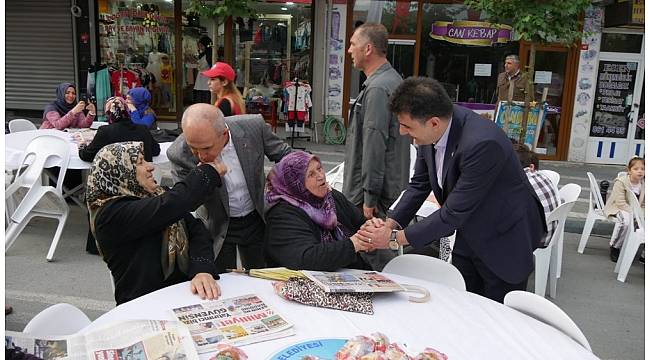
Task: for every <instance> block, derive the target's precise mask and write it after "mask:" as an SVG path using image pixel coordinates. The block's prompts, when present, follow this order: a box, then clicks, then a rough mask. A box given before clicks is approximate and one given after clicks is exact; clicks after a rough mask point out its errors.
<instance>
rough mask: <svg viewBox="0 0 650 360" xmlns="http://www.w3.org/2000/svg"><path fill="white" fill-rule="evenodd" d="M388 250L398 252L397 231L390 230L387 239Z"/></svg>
mask: <svg viewBox="0 0 650 360" xmlns="http://www.w3.org/2000/svg"><path fill="white" fill-rule="evenodd" d="M388 248H389V249H391V250H399V243H398V242H397V230H392V231H391V232H390V237H389V238H388Z"/></svg>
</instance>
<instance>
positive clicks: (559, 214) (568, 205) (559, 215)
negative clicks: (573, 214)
mask: <svg viewBox="0 0 650 360" xmlns="http://www.w3.org/2000/svg"><path fill="white" fill-rule="evenodd" d="M574 204H575V201H570V202H565V203H563V204H560V206H558V207H556V208H555V209H553V211H551V212H550V213H549V214H548V215H547V216H546V224H547V225H548V226H549V228H550V225H551V224H552V223H553V222H555V221H557V222H558V224H557V227H556V228H555V231H554V232H553V236H551V241H549V243H548V245H547V247H550V246H553V245H555V243H557V242H558V241H559V240H558V239H559V238H560V236H561V234H562V233H563V232H564V223H565V222H566V219H567V217H568V216H569V212H570V211H571V209H572V208H573V205H574Z"/></svg>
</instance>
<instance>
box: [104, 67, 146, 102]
mask: <svg viewBox="0 0 650 360" xmlns="http://www.w3.org/2000/svg"><path fill="white" fill-rule="evenodd" d="M112 69H114V70H113V71H112V72H111V86H112V87H113V95H114V96H126V93H127V92H128V91H129V89H133V88H134V87H139V86H142V82H141V81H140V77H139V75H138V74H137V73H136V72H135V71H132V70H130V69H128V68H126V67H124V66H122V67H119V68H114V67H112Z"/></svg>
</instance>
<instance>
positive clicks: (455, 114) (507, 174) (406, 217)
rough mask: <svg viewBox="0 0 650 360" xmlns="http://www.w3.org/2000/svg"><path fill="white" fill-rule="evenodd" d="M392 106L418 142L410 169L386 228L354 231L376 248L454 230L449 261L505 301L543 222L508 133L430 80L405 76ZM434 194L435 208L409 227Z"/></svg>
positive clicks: (420, 242)
mask: <svg viewBox="0 0 650 360" xmlns="http://www.w3.org/2000/svg"><path fill="white" fill-rule="evenodd" d="M391 110H392V111H393V112H395V113H396V114H397V117H398V119H399V122H400V132H401V133H402V134H408V135H410V136H411V137H413V139H414V140H415V143H416V144H418V145H419V147H418V156H417V160H416V163H415V173H414V175H413V177H412V178H411V182H410V183H409V185H408V187H407V189H406V191H405V193H404V195H403V196H402V199H401V200H400V202H399V204H398V205H397V206H396V207H395V210H394V212H392V213H391V214H390V217H389V219H387V221H386V223H385V226H378V227H374V225H372V224H368V225H366V226H365V227H364V229H363V230H361V231H360V233H359V234H360V235H361V236H365V237H366V239H367V241H368V242H369V243H372V244H373V246H375V247H377V248H398V247H399V245H406V244H410V245H412V246H414V247H415V248H421V247H423V246H425V245H427V244H429V243H431V242H432V241H433V240H434V239H438V238H441V237H445V236H449V235H451V234H452V233H453V232H454V231H456V242H455V245H454V249H453V253H452V254H453V257H452V263H453V265H454V266H456V268H458V270H460V272H461V274H462V275H463V278H464V279H465V284H466V287H467V290H468V291H471V292H473V293H477V294H480V295H483V296H485V297H487V298H490V299H492V300H495V301H498V302H503V298H504V296H505V294H507V293H508V292H510V291H512V290H526V283H527V281H528V276H529V275H530V273H531V272H532V271H533V268H534V266H533V251H534V250H535V249H536V248H537V247H538V246H539V243H540V239H542V237H543V236H544V234H545V233H546V222H545V217H544V209H543V208H542V204H541V203H540V202H539V199H538V198H537V195H536V194H535V191H534V190H533V188H532V187H531V185H530V183H529V182H528V180H527V178H526V175H525V174H524V171H523V170H522V168H521V165H520V164H519V159H518V157H517V155H516V154H515V152H514V150H513V148H512V143H511V142H510V140H508V138H507V137H506V135H505V133H504V132H503V131H502V130H501V129H499V128H498V127H497V126H496V125H495V124H494V122H492V121H487V120H485V119H484V118H482V117H480V116H479V115H478V114H476V113H474V112H472V111H471V110H468V109H465V108H463V107H459V106H454V105H453V104H452V102H451V100H450V99H449V96H448V95H447V93H446V92H445V89H444V88H443V87H442V85H440V83H438V82H437V81H435V80H433V79H430V78H425V77H416V78H409V79H406V80H405V81H404V82H403V83H402V85H400V86H399V87H398V88H397V89H396V90H395V93H394V94H393V97H392V99H391ZM431 191H433V193H434V194H435V196H436V199H438V201H439V202H440V204H441V208H440V210H438V211H436V212H435V213H433V214H431V215H430V216H429V217H427V218H425V219H424V220H422V221H420V222H417V223H415V224H413V225H410V226H408V227H407V225H408V223H409V221H410V220H411V219H412V218H413V216H414V215H415V213H416V211H417V210H418V209H419V208H420V206H421V205H422V203H423V202H424V200H425V199H426V198H427V196H429V193H430V192H431ZM373 222H378V223H380V221H378V220H374V221H373ZM377 225H380V224H377ZM402 228H404V229H403V230H402Z"/></svg>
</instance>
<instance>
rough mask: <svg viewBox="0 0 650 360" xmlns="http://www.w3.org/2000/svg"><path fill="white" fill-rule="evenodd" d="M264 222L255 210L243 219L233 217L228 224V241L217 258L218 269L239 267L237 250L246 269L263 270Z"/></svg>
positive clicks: (264, 263)
mask: <svg viewBox="0 0 650 360" xmlns="http://www.w3.org/2000/svg"><path fill="white" fill-rule="evenodd" d="M263 242H264V221H263V220H262V217H261V216H260V215H259V214H258V213H257V211H255V210H253V212H251V213H250V214H248V215H246V216H243V217H231V218H230V223H229V224H228V232H227V233H226V240H225V241H224V243H223V246H222V247H221V251H220V252H219V255H218V256H217V260H215V261H216V264H217V268H218V269H234V268H236V267H237V249H238V248H239V255H240V257H241V262H242V266H243V267H244V268H245V269H262V268H264V267H266V262H265V261H264V246H263V245H264V244H263Z"/></svg>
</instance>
